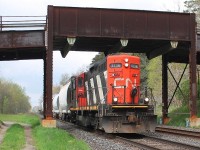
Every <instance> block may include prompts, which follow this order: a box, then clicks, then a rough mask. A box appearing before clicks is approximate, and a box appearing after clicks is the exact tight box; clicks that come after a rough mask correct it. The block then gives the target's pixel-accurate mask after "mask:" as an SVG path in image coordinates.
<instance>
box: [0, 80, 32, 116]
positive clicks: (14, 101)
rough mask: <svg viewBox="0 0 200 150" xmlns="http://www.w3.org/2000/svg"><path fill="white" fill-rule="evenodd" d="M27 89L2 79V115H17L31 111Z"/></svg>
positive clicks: (0, 107) (0, 100)
mask: <svg viewBox="0 0 200 150" xmlns="http://www.w3.org/2000/svg"><path fill="white" fill-rule="evenodd" d="M29 99H30V98H29V96H27V95H26V93H25V89H23V88H22V87H21V86H20V85H18V84H16V83H14V82H12V81H7V80H5V79H0V113H4V114H17V113H25V112H28V111H30V109H31V104H30V102H29Z"/></svg>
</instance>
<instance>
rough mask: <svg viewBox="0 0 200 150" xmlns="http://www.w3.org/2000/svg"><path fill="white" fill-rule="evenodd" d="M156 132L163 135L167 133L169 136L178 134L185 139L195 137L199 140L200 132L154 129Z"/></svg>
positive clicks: (163, 128)
mask: <svg viewBox="0 0 200 150" xmlns="http://www.w3.org/2000/svg"><path fill="white" fill-rule="evenodd" d="M155 131H156V132H163V133H169V134H176V135H177V134H178V135H181V136H187V137H195V138H200V132H197V131H189V130H183V129H174V128H167V127H158V126H157V127H156V129H155Z"/></svg>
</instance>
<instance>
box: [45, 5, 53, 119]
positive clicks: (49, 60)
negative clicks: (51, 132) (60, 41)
mask: <svg viewBox="0 0 200 150" xmlns="http://www.w3.org/2000/svg"><path fill="white" fill-rule="evenodd" d="M47 33H48V34H47V35H48V36H47V40H48V41H47V49H46V56H45V60H44V62H45V63H44V64H45V67H44V69H45V71H44V72H45V73H44V74H45V76H46V77H45V81H44V84H45V100H44V103H46V104H44V106H46V110H45V108H44V110H45V114H44V116H45V119H47V120H48V119H52V118H53V113H52V71H53V70H52V69H53V68H52V65H53V7H52V6H48V25H47Z"/></svg>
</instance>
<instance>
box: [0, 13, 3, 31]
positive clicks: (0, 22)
mask: <svg viewBox="0 0 200 150" xmlns="http://www.w3.org/2000/svg"><path fill="white" fill-rule="evenodd" d="M2 27H3V26H2V16H0V31H2Z"/></svg>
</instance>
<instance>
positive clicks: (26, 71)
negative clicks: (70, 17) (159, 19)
mask: <svg viewBox="0 0 200 150" xmlns="http://www.w3.org/2000/svg"><path fill="white" fill-rule="evenodd" d="M47 5H54V6H74V7H98V8H117V9H138V10H156V11H169V10H170V11H182V10H183V9H184V0H0V16H45V15H46V14H47ZM96 54H97V53H96V52H94V53H91V52H90V53H88V52H73V51H72V52H69V53H68V55H67V57H66V58H64V59H63V58H62V57H61V55H60V53H59V52H54V54H53V59H54V60H53V84H58V83H59V81H60V78H61V75H62V74H64V73H68V74H69V75H71V74H73V73H76V72H77V71H78V70H79V69H80V68H82V67H86V66H88V65H89V64H90V63H91V59H92V58H93V57H94V56H95V55H96ZM83 58H84V59H83ZM0 77H3V78H5V79H8V80H12V81H13V82H16V83H18V84H19V85H21V86H22V87H24V88H25V90H26V93H27V95H29V96H30V98H31V99H30V102H31V104H32V106H36V105H38V102H39V98H40V97H41V95H42V92H43V61H42V60H29V61H3V62H0Z"/></svg>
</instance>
